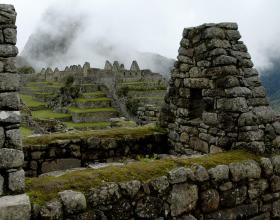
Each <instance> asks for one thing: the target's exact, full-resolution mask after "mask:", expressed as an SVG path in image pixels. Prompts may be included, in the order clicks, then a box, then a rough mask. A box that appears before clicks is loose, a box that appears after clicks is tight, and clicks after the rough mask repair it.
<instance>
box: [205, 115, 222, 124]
mask: <svg viewBox="0 0 280 220" xmlns="http://www.w3.org/2000/svg"><path fill="white" fill-rule="evenodd" d="M202 120H203V122H204V123H205V124H207V125H216V124H218V123H219V121H218V115H217V113H212V112H203V113H202Z"/></svg>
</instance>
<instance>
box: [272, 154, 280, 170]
mask: <svg viewBox="0 0 280 220" xmlns="http://www.w3.org/2000/svg"><path fill="white" fill-rule="evenodd" d="M271 162H272V165H273V171H274V173H275V174H280V156H274V157H272V158H271Z"/></svg>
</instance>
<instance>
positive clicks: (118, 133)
mask: <svg viewBox="0 0 280 220" xmlns="http://www.w3.org/2000/svg"><path fill="white" fill-rule="evenodd" d="M154 132H164V131H163V129H161V128H158V127H156V126H155V125H154V124H149V125H145V126H139V127H135V128H111V129H104V130H90V131H74V132H67V133H53V134H46V135H41V136H36V137H28V138H25V139H23V143H24V145H38V144H48V143H50V142H52V141H56V140H67V139H82V138H89V137H99V138H114V137H124V136H134V137H137V136H143V135H149V134H153V133H154Z"/></svg>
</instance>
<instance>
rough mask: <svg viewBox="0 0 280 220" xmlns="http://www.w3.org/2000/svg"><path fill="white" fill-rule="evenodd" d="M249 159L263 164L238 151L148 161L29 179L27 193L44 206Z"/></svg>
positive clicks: (253, 156)
mask: <svg viewBox="0 0 280 220" xmlns="http://www.w3.org/2000/svg"><path fill="white" fill-rule="evenodd" d="M249 159H254V160H259V157H258V156H256V155H255V154H252V153H249V152H246V151H242V150H235V151H228V152H223V153H218V154H212V155H211V154H210V155H206V156H200V157H190V158H185V159H182V158H166V159H160V160H154V159H145V160H140V161H138V162H133V163H129V164H127V165H125V166H121V167H120V166H110V167H105V168H100V169H97V170H95V169H84V170H79V171H73V172H71V173H67V174H65V175H63V176H60V177H50V176H42V177H35V178H26V191H27V193H28V195H29V196H30V197H31V200H32V201H33V202H35V203H43V202H44V201H49V200H50V199H52V198H55V197H57V193H58V192H60V191H63V190H67V189H72V190H79V191H82V192H87V191H88V190H89V189H90V188H92V187H97V186H99V185H101V184H102V183H104V182H124V181H129V180H140V181H144V182H145V181H148V180H150V179H152V178H156V177H159V176H162V175H165V174H166V173H167V172H168V171H170V170H171V169H173V168H175V167H180V166H185V167H190V166H191V165H193V164H201V165H203V166H204V167H206V168H211V167H214V166H216V165H218V164H229V163H231V162H238V161H242V160H249Z"/></svg>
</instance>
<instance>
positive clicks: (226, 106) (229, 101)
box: [217, 97, 248, 112]
mask: <svg viewBox="0 0 280 220" xmlns="http://www.w3.org/2000/svg"><path fill="white" fill-rule="evenodd" d="M217 108H218V109H222V110H224V111H232V112H246V111H247V110H248V105H247V102H246V99H245V98H244V97H237V98H222V99H218V100H217Z"/></svg>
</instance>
